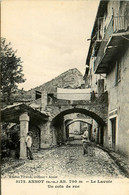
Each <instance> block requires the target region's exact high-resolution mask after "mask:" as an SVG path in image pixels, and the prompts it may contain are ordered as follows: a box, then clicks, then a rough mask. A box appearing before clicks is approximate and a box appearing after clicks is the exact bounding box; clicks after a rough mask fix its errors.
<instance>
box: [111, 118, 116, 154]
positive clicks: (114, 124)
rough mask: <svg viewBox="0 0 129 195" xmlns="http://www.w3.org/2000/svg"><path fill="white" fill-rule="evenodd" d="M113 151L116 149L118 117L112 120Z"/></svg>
mask: <svg viewBox="0 0 129 195" xmlns="http://www.w3.org/2000/svg"><path fill="white" fill-rule="evenodd" d="M111 132H112V149H113V150H115V147H116V117H115V118H112V119H111Z"/></svg>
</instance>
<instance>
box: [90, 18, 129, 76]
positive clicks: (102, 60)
mask: <svg viewBox="0 0 129 195" xmlns="http://www.w3.org/2000/svg"><path fill="white" fill-rule="evenodd" d="M128 38H129V16H116V17H113V18H111V20H110V22H109V25H108V27H107V29H106V32H105V34H104V37H103V39H102V42H101V45H100V47H99V50H98V53H97V57H96V60H95V66H94V70H95V73H97V74H101V73H107V70H108V64H109V62H110V61H111V60H112V58H113V57H114V56H115V54H116V53H117V52H118V50H119V49H120V47H121V46H122V44H123V42H124V41H126V42H128V41H127V39H128Z"/></svg>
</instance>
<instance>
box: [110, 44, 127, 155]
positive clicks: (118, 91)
mask: <svg viewBox="0 0 129 195" xmlns="http://www.w3.org/2000/svg"><path fill="white" fill-rule="evenodd" d="M128 54H129V48H128V49H126V51H125V52H124V53H123V56H122V58H121V62H120V63H121V81H119V83H117V84H116V82H115V78H116V66H114V68H113V69H112V71H111V72H110V74H109V75H108V76H107V89H108V91H109V107H108V113H109V120H108V126H109V131H108V134H109V137H112V132H111V121H110V118H111V117H110V115H111V114H110V113H112V112H113V110H116V115H114V117H116V118H117V127H116V150H118V151H120V152H121V153H124V154H126V155H129V152H128V148H129V139H128V137H129V123H128V120H129V87H128V86H129V55H128ZM112 117H113V115H112Z"/></svg>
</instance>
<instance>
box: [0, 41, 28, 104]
mask: <svg viewBox="0 0 129 195" xmlns="http://www.w3.org/2000/svg"><path fill="white" fill-rule="evenodd" d="M16 52H17V51H14V50H13V49H12V47H11V43H6V39H5V38H1V52H0V65H1V92H2V97H3V99H4V101H5V102H6V103H7V104H9V103H10V96H11V94H12V93H15V91H16V89H18V84H19V83H23V82H25V79H24V78H23V77H24V74H23V67H22V61H21V58H19V57H17V56H16Z"/></svg>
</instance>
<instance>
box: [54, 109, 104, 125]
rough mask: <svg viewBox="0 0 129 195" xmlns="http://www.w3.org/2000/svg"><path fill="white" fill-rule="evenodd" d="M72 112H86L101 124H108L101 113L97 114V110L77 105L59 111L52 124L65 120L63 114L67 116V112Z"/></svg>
mask: <svg viewBox="0 0 129 195" xmlns="http://www.w3.org/2000/svg"><path fill="white" fill-rule="evenodd" d="M71 113H82V114H85V115H87V116H90V117H91V118H92V119H94V120H95V121H96V122H97V123H98V124H100V125H101V126H105V125H106V124H105V121H104V120H103V119H102V118H101V117H100V116H99V115H97V114H96V113H95V112H93V111H90V110H87V109H85V108H77V107H76V108H70V109H66V110H63V111H61V112H59V113H58V114H57V115H56V116H54V117H53V119H52V120H51V124H52V125H56V124H57V123H59V121H62V120H63V116H65V115H67V114H71Z"/></svg>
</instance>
